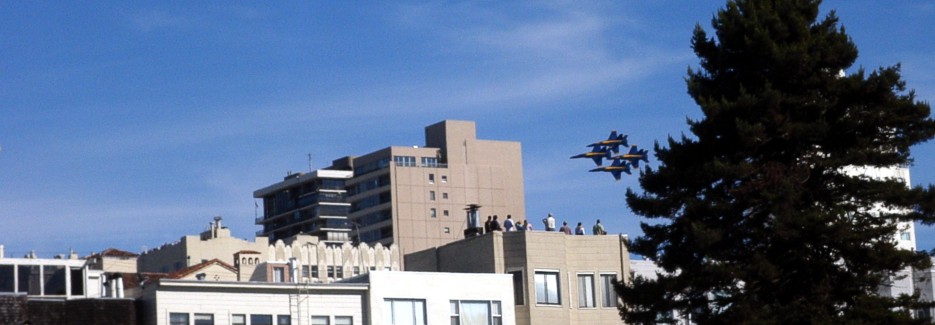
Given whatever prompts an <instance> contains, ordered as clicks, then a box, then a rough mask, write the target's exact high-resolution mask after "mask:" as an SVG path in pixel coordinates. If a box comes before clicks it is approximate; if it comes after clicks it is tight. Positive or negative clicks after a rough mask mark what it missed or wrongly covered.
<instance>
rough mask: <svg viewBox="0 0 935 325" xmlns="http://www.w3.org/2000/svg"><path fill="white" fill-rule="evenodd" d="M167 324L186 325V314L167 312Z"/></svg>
mask: <svg viewBox="0 0 935 325" xmlns="http://www.w3.org/2000/svg"><path fill="white" fill-rule="evenodd" d="M169 325H188V314H186V313H169Z"/></svg>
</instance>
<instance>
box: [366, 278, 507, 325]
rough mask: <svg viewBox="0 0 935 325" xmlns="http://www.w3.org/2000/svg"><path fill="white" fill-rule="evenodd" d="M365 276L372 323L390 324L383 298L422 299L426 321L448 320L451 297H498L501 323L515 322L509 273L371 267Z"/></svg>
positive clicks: (375, 324) (443, 322)
mask: <svg viewBox="0 0 935 325" xmlns="http://www.w3.org/2000/svg"><path fill="white" fill-rule="evenodd" d="M369 278H370V295H369V296H370V306H369V307H370V312H369V314H370V315H372V316H371V318H372V322H371V324H373V325H380V324H386V325H390V324H388V323H387V322H385V320H384V319H383V318H384V307H385V306H384V300H385V299H419V300H425V313H426V319H425V320H426V324H451V305H450V302H451V300H475V301H500V303H501V313H502V314H501V315H502V321H503V323H502V324H503V325H515V324H516V315H515V312H514V308H513V307H514V304H513V282H512V281H513V280H512V276H511V275H509V274H486V273H433V272H394V271H374V272H370V274H369Z"/></svg>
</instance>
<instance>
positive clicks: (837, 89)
mask: <svg viewBox="0 0 935 325" xmlns="http://www.w3.org/2000/svg"><path fill="white" fill-rule="evenodd" d="M819 4H820V1H817V0H783V1H779V0H734V1H729V2H728V3H727V6H726V7H725V8H723V9H721V10H719V11H718V13H717V14H716V16H715V17H714V18H713V20H712V27H713V29H714V31H715V36H714V37H709V36H708V34H707V33H706V32H705V30H704V29H703V28H701V27H700V26H698V27H696V28H695V30H694V35H693V38H692V43H691V45H692V48H693V50H694V52H695V53H696V55H697V56H698V58H699V59H700V69H689V71H688V77H687V85H688V93H689V94H690V95H691V96H692V98H694V100H695V102H696V103H697V104H698V106H699V107H700V108H701V110H702V112H703V113H704V117H703V118H701V119H699V120H689V121H688V124H689V126H690V130H691V132H692V133H693V135H694V136H693V137H688V136H684V135H683V136H682V137H681V138H679V139H673V138H670V139H668V143H667V146H662V145H660V144H658V143H657V144H656V156H657V158H658V161H660V162H661V164H660V167H658V169H657V170H653V169H651V168H646V169H644V170H643V171H642V173H641V176H640V186H641V188H642V190H643V191H642V192H641V193H637V192H634V191H633V190H628V191H627V194H626V197H627V203H628V205H629V206H630V208H631V209H632V210H633V211H634V212H635V213H636V214H638V215H641V216H643V217H645V218H649V219H651V220H652V222H650V223H645V222H644V223H643V224H642V228H643V232H644V235H643V236H642V237H640V238H638V239H636V240H634V241H633V242H632V243H631V251H632V252H635V253H638V254H641V255H643V256H645V257H647V258H648V259H651V260H653V261H654V262H656V263H657V264H658V265H659V266H661V267H662V268H663V269H664V270H665V271H666V273H665V274H659V277H658V279H655V280H649V279H635V280H634V281H632V282H631V283H629V284H620V285H618V286H617V290H618V293H619V294H620V296H621V298H622V299H623V301H624V306H623V307H621V315H622V316H623V317H624V320H626V321H627V322H628V323H653V322H656V321H658V320H660V318H659V317H663V316H665V315H668V314H669V313H670V312H671V311H672V310H677V311H680V312H681V313H682V314H685V313H688V312H691V314H692V317H693V320H695V321H698V322H700V323H767V324H769V323H777V324H780V323H781V324H809V323H848V324H859V323H877V324H882V323H888V324H893V323H911V322H915V321H918V320H913V319H911V318H910V317H909V313H908V311H907V310H909V309H911V308H914V307H915V306H917V304H918V301H917V297H912V296H907V297H901V298H889V297H884V296H880V295H878V294H877V291H878V288H879V287H880V286H881V285H883V284H885V283H886V281H888V280H889V279H891V278H892V276H893V275H894V274H896V273H897V272H899V271H900V270H905V269H906V268H907V267H925V266H927V264H928V263H929V258H928V256H927V255H925V254H923V253H917V252H912V251H908V250H901V249H898V248H897V247H896V245H895V241H894V238H893V236H894V234H895V233H896V232H897V229H896V222H897V221H922V222H925V223H932V222H933V220H935V213H933V211H935V210H933V207H935V204H933V202H935V200H933V197H935V188H933V187H931V186H930V187H928V188H919V187H916V188H909V187H907V186H906V184H905V183H904V181H902V180H898V179H880V178H872V177H862V176H860V175H857V174H855V173H853V172H847V170H853V168H854V167H855V166H867V167H869V168H891V167H893V166H907V165H908V164H910V163H911V159H910V155H909V149H910V147H911V146H912V145H914V144H918V143H921V142H924V141H927V140H929V139H931V138H932V137H933V135H935V121H933V120H932V119H931V117H930V112H929V105H928V104H927V103H924V102H920V101H918V100H916V98H915V96H914V93H913V92H912V91H907V90H906V89H905V84H904V82H903V81H902V80H901V77H900V71H899V66H898V65H896V66H892V67H885V68H879V69H877V70H874V71H872V72H869V73H867V72H866V71H864V70H863V69H857V71H854V72H852V73H851V74H846V75H845V74H844V73H843V71H845V70H846V69H848V68H850V67H851V65H852V64H853V63H854V61H855V60H856V58H857V48H856V46H855V45H854V43H853V42H852V41H851V39H850V38H849V37H848V36H847V34H846V33H845V31H844V28H843V27H839V26H838V18H837V17H836V16H835V14H834V12H831V13H830V14H828V15H826V16H824V17H822V19H820V20H819V19H818V16H819Z"/></svg>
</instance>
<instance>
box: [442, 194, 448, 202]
mask: <svg viewBox="0 0 935 325" xmlns="http://www.w3.org/2000/svg"><path fill="white" fill-rule="evenodd" d="M442 199H445V200H447V199H448V192H442Z"/></svg>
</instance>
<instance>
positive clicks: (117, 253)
mask: <svg viewBox="0 0 935 325" xmlns="http://www.w3.org/2000/svg"><path fill="white" fill-rule="evenodd" d="M97 256H104V257H139V256H140V254H136V253H131V252H128V251H125V250H119V249H116V248H108V249H105V250H104V251H102V252H100V253H94V254H91V256H88V257H89V258H90V257H97Z"/></svg>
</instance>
